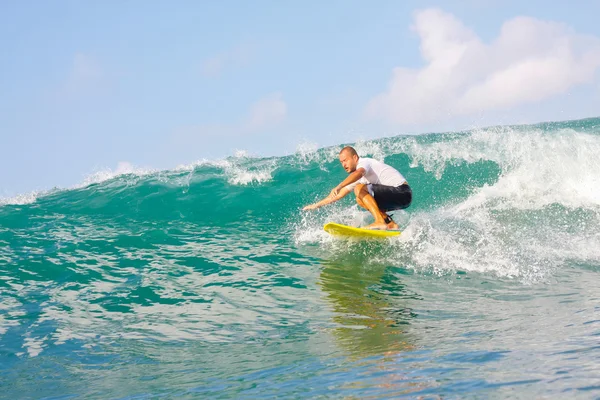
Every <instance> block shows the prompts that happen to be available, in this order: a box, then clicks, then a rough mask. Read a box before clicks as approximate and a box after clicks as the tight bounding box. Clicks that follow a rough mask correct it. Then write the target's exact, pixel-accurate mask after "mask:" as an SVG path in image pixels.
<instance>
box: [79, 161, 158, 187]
mask: <svg viewBox="0 0 600 400" xmlns="http://www.w3.org/2000/svg"><path fill="white" fill-rule="evenodd" d="M156 172H158V171H157V170H155V169H151V168H141V167H136V166H134V165H133V164H131V163H130V162H127V161H121V162H119V163H118V164H117V167H116V168H115V169H111V168H105V169H101V170H99V171H96V172H93V173H92V174H90V175H88V176H86V177H85V179H84V180H83V182H82V183H80V184H79V185H76V186H75V187H74V188H83V187H86V186H89V185H92V184H98V183H102V182H105V181H108V180H111V179H114V178H116V177H118V176H121V175H130V174H132V175H136V176H145V175H149V174H152V173H156Z"/></svg>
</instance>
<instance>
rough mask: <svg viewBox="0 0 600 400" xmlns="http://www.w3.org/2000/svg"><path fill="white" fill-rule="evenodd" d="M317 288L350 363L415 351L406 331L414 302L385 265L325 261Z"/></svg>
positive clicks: (365, 262) (337, 338)
mask: <svg viewBox="0 0 600 400" xmlns="http://www.w3.org/2000/svg"><path fill="white" fill-rule="evenodd" d="M322 265H323V269H322V272H321V276H320V279H319V285H320V286H321V288H322V289H323V291H324V292H325V293H326V294H327V299H328V300H329V302H330V303H331V304H332V306H333V310H334V311H335V315H334V317H333V321H334V322H335V323H336V324H337V325H338V326H337V327H336V328H333V330H332V334H333V336H334V337H335V339H336V342H337V343H338V344H339V346H340V347H341V348H342V349H343V350H345V351H347V352H348V353H349V354H350V356H352V358H356V359H358V358H364V357H369V356H375V355H390V354H395V353H398V352H401V351H404V350H410V349H412V348H413V346H412V345H411V342H410V338H409V335H407V331H406V327H407V325H408V324H409V323H410V319H411V317H412V316H413V315H412V314H411V310H410V308H409V305H408V302H409V301H410V299H414V298H416V296H415V294H414V293H413V294H410V293H409V292H408V291H407V290H406V288H405V286H404V285H403V284H402V283H401V282H400V281H399V280H398V279H397V278H396V277H395V276H394V275H393V274H392V273H391V268H390V267H388V266H387V265H385V264H373V263H369V262H368V260H366V259H361V258H359V259H358V260H357V259H356V258H354V259H336V260H325V261H322Z"/></svg>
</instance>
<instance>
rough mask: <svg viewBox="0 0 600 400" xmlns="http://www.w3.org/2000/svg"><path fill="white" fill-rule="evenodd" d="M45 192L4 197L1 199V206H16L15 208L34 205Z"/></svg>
mask: <svg viewBox="0 0 600 400" xmlns="http://www.w3.org/2000/svg"><path fill="white" fill-rule="evenodd" d="M44 193H46V192H44V191H33V192H30V193H25V194H18V195H16V196H12V197H3V198H0V206H7V205H15V206H22V205H25V204H32V203H34V202H35V201H36V200H37V198H38V197H39V196H41V195H43V194H44Z"/></svg>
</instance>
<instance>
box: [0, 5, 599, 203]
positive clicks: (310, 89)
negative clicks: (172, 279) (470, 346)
mask: <svg viewBox="0 0 600 400" xmlns="http://www.w3.org/2000/svg"><path fill="white" fill-rule="evenodd" d="M598 15H600V1H599V0H586V1H581V0H580V1H578V0H574V1H569V2H567V1H556V2H547V1H537V0H532V1H522V0H521V1H511V0H507V1H496V0H463V1H416V0H413V1H411V0H408V1H386V0H380V1H377V2H366V1H354V0H345V1H341V0H339V1H338V0H330V1H327V2H317V1H309V2H306V1H304V2H300V1H296V2H292V1H285V2H284V1H277V0H269V1H268V0H255V1H251V2H250V1H241V0H238V1H230V0H223V1H218V2H217V1H184V0H178V1H174V2H166V1H164V2H163V1H153V2H148V1H137V0H127V1H123V0H120V1H116V0H105V1H87V2H86V1H79V0H78V1H65V0H55V1H47V2H42V1H31V0H23V1H3V2H0V198H1V197H9V196H15V195H17V194H22V193H28V192H31V191H37V190H45V189H50V188H53V187H62V188H66V187H71V186H74V185H76V184H78V183H81V182H83V181H84V180H85V178H86V176H89V175H90V174H93V173H94V172H97V171H103V170H113V171H114V170H118V169H124V170H127V169H128V168H149V169H173V168H176V167H177V166H180V165H186V164H191V163H193V162H195V161H198V160H203V159H206V160H218V159H222V158H224V157H228V156H232V155H234V154H236V153H238V152H239V151H244V152H246V153H247V154H249V155H252V156H273V155H285V154H291V153H294V152H295V151H296V150H297V149H298V148H300V147H306V146H308V147H323V146H330V145H336V144H346V143H352V142H355V141H357V140H368V139H373V138H380V137H386V136H395V135H401V134H418V133H427V132H447V131H453V130H461V129H469V128H473V127H478V126H489V125H496V124H519V123H535V122H540V121H558V120H570V119H578V118H586V117H595V116H600V24H598Z"/></svg>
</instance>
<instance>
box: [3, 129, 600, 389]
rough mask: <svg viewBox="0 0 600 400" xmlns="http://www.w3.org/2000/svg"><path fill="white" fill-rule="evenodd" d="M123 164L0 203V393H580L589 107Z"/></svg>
mask: <svg viewBox="0 0 600 400" xmlns="http://www.w3.org/2000/svg"><path fill="white" fill-rule="evenodd" d="M341 147H342V145H340V146H334V147H328V148H313V147H311V146H310V145H306V146H302V147H301V148H299V150H298V151H297V153H296V154H293V155H288V156H285V157H275V158H253V157H248V156H247V155H245V154H243V153H241V154H238V155H236V156H235V157H230V158H227V159H225V160H221V161H218V162H206V161H205V162H198V163H195V164H193V165H184V166H180V167H178V168H175V169H172V170H167V171H144V170H135V169H132V168H123V169H121V170H119V171H116V172H111V171H108V172H105V173H100V174H96V175H94V176H91V177H90V178H89V179H88V180H86V182H83V183H82V184H81V185H78V186H76V187H73V188H65V189H54V190H50V191H47V192H38V193H30V194H24V195H21V196H17V197H14V198H3V199H0V388H1V390H0V397H3V398H7V399H16V398H23V399H28V398H36V399H37V398H52V399H71V398H86V399H105V398H126V399H146V398H190V399H191V398H218V399H221V398H223V399H225V398H236V399H237V398H260V399H267V398H420V399H439V398H445V399H451V398H461V399H464V398H486V399H487V398H522V399H532V398H582V399H587V398H600V274H599V272H600V158H599V155H600V119H587V120H579V121H566V122H560V123H546V124H538V125H529V126H502V127H493V128H486V129H477V130H472V131H465V132H455V133H446V134H428V135H419V136H397V137H392V138H384V139H379V140H372V141H365V142H359V143H356V144H355V147H356V149H357V150H358V152H359V154H361V155H363V156H372V157H375V158H378V159H381V160H383V161H385V162H386V163H388V164H390V165H393V166H395V167H396V168H398V169H399V170H400V171H401V172H402V173H403V174H404V175H405V177H406V178H407V179H408V181H409V183H410V184H411V186H412V188H413V193H414V201H413V204H412V206H411V207H410V208H408V209H407V210H403V211H401V212H398V213H396V214H395V219H396V221H397V222H398V223H399V225H400V227H401V229H402V231H403V233H402V235H400V236H399V237H395V238H391V239H386V240H375V241H365V240H363V241H356V240H354V241H352V240H342V239H334V238H332V237H330V236H329V235H328V234H326V233H325V232H323V230H322V226H323V224H324V223H326V222H328V221H335V222H342V223H346V224H352V225H361V224H366V223H369V222H371V217H370V215H369V214H368V212H366V211H364V210H360V209H359V208H358V207H357V206H356V205H355V202H354V198H353V197H354V196H353V195H351V196H348V197H346V198H345V199H343V200H342V201H340V202H338V203H335V204H333V205H331V206H329V207H324V208H321V209H319V210H317V211H315V212H310V213H309V212H302V211H301V207H302V206H304V205H306V204H309V203H311V202H313V201H315V200H317V199H319V198H322V197H323V196H325V195H327V194H328V193H329V191H330V190H331V188H332V187H334V186H335V185H336V184H337V183H338V182H340V181H341V180H342V179H343V178H344V177H345V172H344V170H343V169H342V168H341V166H340V165H339V162H338V161H337V153H338V151H339V150H340V149H341Z"/></svg>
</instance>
